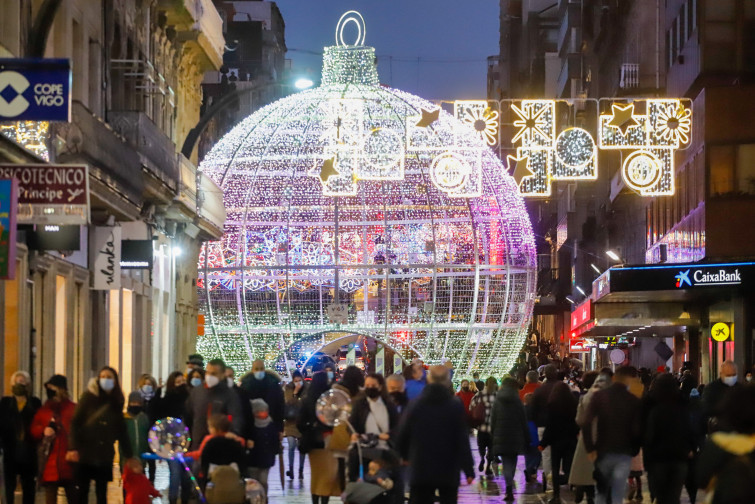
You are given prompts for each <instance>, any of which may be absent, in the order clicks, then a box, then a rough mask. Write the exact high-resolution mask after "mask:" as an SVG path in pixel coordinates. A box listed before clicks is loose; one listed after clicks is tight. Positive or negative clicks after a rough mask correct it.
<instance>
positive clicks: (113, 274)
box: [89, 226, 121, 290]
mask: <svg viewBox="0 0 755 504" xmlns="http://www.w3.org/2000/svg"><path fill="white" fill-rule="evenodd" d="M90 243H91V253H90V256H89V257H90V258H91V261H92V266H91V268H90V270H91V271H93V272H94V273H93V279H92V289H94V290H114V289H120V288H121V228H120V227H112V226H108V227H96V228H94V229H93V231H92V238H91V241H90Z"/></svg>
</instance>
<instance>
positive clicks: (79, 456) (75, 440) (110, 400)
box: [66, 366, 134, 504]
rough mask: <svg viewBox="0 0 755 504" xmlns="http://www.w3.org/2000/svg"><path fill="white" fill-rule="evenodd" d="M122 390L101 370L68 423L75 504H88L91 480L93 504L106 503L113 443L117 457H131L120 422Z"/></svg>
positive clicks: (112, 373)
mask: <svg viewBox="0 0 755 504" xmlns="http://www.w3.org/2000/svg"><path fill="white" fill-rule="evenodd" d="M124 402H125V400H124V397H123V391H122V390H121V385H120V382H119V381H118V372H117V371H116V370H115V369H113V368H112V367H110V366H105V367H103V368H102V369H101V370H100V372H99V374H98V375H97V377H96V378H92V379H91V380H90V381H89V384H88V385H87V390H86V391H85V392H84V393H83V394H82V395H81V397H80V398H79V404H78V406H77V407H76V411H75V412H74V415H73V419H72V420H71V435H70V436H69V445H68V449H69V451H68V453H67V454H66V460H67V461H69V462H77V463H78V466H77V469H76V484H77V487H78V495H79V503H80V504H86V503H87V502H88V501H89V485H90V483H91V482H92V480H94V483H95V494H96V497H97V504H107V485H108V482H110V481H112V479H113V459H114V458H115V447H114V444H115V442H116V441H118V445H119V446H120V447H121V450H122V451H121V457H122V458H123V459H128V458H131V457H132V456H133V455H134V454H133V452H132V451H131V444H130V442H129V438H128V433H127V431H126V422H125V421H124V419H123V403H124Z"/></svg>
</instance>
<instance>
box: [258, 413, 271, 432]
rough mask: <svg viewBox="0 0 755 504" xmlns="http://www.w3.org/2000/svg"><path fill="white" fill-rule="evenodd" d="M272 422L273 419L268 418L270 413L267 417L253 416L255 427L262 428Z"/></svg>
mask: <svg viewBox="0 0 755 504" xmlns="http://www.w3.org/2000/svg"><path fill="white" fill-rule="evenodd" d="M271 423H273V419H272V418H270V415H268V416H267V418H257V417H254V427H255V428H256V429H264V428H265V427H267V426H268V425H270V424H271Z"/></svg>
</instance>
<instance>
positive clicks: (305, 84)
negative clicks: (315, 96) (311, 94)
mask: <svg viewBox="0 0 755 504" xmlns="http://www.w3.org/2000/svg"><path fill="white" fill-rule="evenodd" d="M314 85H315V83H314V82H313V81H312V79H307V78H306V77H301V78H300V79H297V80H296V82H294V87H295V88H296V89H309V88H311V87H312V86H314Z"/></svg>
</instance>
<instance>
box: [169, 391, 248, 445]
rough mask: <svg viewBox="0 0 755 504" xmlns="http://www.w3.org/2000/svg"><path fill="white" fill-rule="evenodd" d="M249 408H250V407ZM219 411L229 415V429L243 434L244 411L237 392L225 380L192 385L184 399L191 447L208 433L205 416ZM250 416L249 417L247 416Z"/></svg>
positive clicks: (199, 442) (198, 443)
mask: <svg viewBox="0 0 755 504" xmlns="http://www.w3.org/2000/svg"><path fill="white" fill-rule="evenodd" d="M250 409H251V408H250ZM214 413H221V414H223V415H228V416H229V417H231V418H230V419H231V430H232V431H233V432H234V433H236V434H239V435H242V434H244V413H243V411H242V408H241V401H240V399H239V396H238V394H237V393H236V392H235V391H234V390H233V389H231V388H228V384H227V382H226V381H225V380H220V382H219V383H218V384H217V385H215V386H214V387H212V388H209V387H207V386H206V385H202V386H201V387H194V388H193V389H191V392H190V393H189V399H188V400H187V401H186V416H185V418H184V420H185V422H186V425H187V426H188V427H189V429H190V430H191V449H192V450H196V449H197V448H198V447H199V445H200V444H201V443H202V440H203V439H204V437H205V436H206V435H207V434H208V433H209V430H208V429H207V418H208V417H209V416H210V415H212V414H214ZM249 418H251V417H249Z"/></svg>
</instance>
